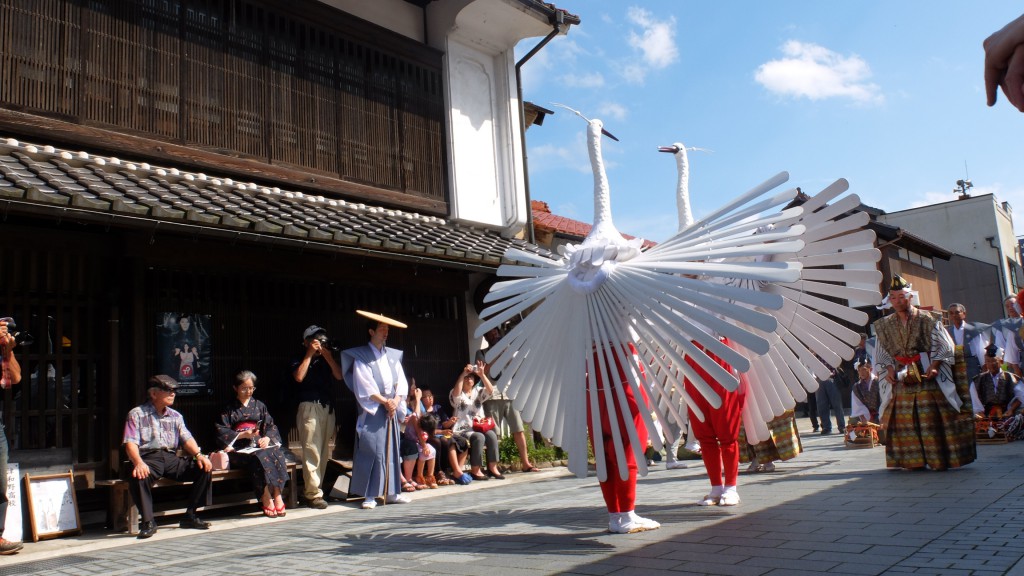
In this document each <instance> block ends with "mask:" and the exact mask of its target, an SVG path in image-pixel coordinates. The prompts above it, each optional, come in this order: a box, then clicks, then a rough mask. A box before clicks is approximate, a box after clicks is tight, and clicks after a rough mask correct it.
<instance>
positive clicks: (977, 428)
mask: <svg viewBox="0 0 1024 576" xmlns="http://www.w3.org/2000/svg"><path fill="white" fill-rule="evenodd" d="M974 439H975V441H976V442H977V443H978V444H1005V443H1006V442H1008V441H1009V439H1008V438H1007V437H1006V426H1005V420H1004V419H1003V418H979V419H977V420H975V421H974Z"/></svg>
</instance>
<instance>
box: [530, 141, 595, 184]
mask: <svg viewBox="0 0 1024 576" xmlns="http://www.w3.org/2000/svg"><path fill="white" fill-rule="evenodd" d="M528 150H529V154H530V172H534V171H536V172H541V171H544V170H565V169H566V168H568V169H570V170H574V171H576V172H582V173H585V174H589V173H592V170H591V167H590V157H589V156H588V155H587V142H586V135H584V134H583V131H582V130H581V131H580V133H579V134H577V135H576V136H574V137H573V141H572V142H571V143H569V144H567V145H565V146H561V145H557V144H541V145H539V146H529V148H528Z"/></svg>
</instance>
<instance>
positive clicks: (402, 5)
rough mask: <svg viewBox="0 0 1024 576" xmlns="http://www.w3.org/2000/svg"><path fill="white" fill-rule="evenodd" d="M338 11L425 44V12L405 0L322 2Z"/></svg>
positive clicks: (331, 0) (335, 0)
mask: <svg viewBox="0 0 1024 576" xmlns="http://www.w3.org/2000/svg"><path fill="white" fill-rule="evenodd" d="M320 2H322V3H323V4H327V5H328V6H331V7H333V8H337V9H338V10H342V11H344V12H348V13H349V14H352V15H353V16H358V17H360V18H362V19H363V20H368V21H370V22H373V23H374V24H376V25H378V26H381V27H383V28H387V29H388V30H391V31H393V32H397V33H399V34H401V35H403V36H408V37H409V38H412V39H413V40H417V41H419V42H423V10H421V9H420V8H419V7H418V6H414V5H412V4H410V3H408V2H405V1H404V0H320Z"/></svg>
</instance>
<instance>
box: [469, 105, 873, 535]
mask: <svg viewBox="0 0 1024 576" xmlns="http://www.w3.org/2000/svg"><path fill="white" fill-rule="evenodd" d="M577 114H578V113H577ZM581 116H582V115H581ZM588 124H589V130H588V134H587V142H588V146H589V150H590V158H591V162H592V164H593V166H594V207H595V223H594V227H593V229H592V230H591V232H590V234H588V236H587V238H586V239H584V241H583V242H582V243H581V244H580V245H578V246H567V247H566V249H565V250H564V252H563V255H562V258H561V259H559V260H552V259H549V258H545V257H543V256H539V255H536V254H532V253H528V252H524V251H521V250H517V249H510V250H509V251H508V252H506V258H508V259H511V260H516V261H518V262H519V263H520V264H516V265H513V264H507V265H503V266H502V267H501V268H499V270H498V274H499V275H500V276H505V277H509V278H513V279H511V280H507V281H503V282H499V283H497V284H495V285H494V287H493V288H492V290H491V293H490V294H488V296H487V297H486V298H485V301H486V302H490V303H494V302H496V303H494V304H492V305H491V306H490V307H489V308H488V309H486V310H484V311H483V313H482V316H483V317H484V318H485V321H484V322H483V323H482V324H481V325H480V326H479V327H478V329H477V336H478V337H479V336H480V335H481V334H483V333H484V332H486V331H487V330H490V329H491V328H492V327H494V326H497V325H499V324H501V323H503V322H505V321H506V320H508V319H510V318H511V317H513V316H517V315H519V314H520V313H522V312H523V311H525V310H527V309H533V310H532V312H531V313H530V315H529V316H527V317H526V319H525V320H524V321H523V322H521V323H520V324H519V325H517V326H516V327H515V328H514V329H513V330H512V331H511V332H509V333H508V334H507V335H506V336H505V338H503V339H502V340H501V342H500V343H499V344H498V345H497V346H494V347H492V348H490V349H488V352H487V356H488V359H491V360H493V359H494V358H498V360H497V362H495V369H496V370H499V371H505V370H508V371H509V374H510V376H511V377H513V385H512V387H510V389H509V396H511V397H512V398H513V403H514V405H515V407H516V408H517V409H519V410H520V411H521V412H522V414H523V418H524V419H525V420H527V421H531V422H533V425H534V427H535V429H537V430H540V432H541V433H542V434H543V435H544V436H547V437H549V438H551V439H552V440H553V442H554V443H555V444H557V445H559V446H561V447H563V448H564V449H566V450H567V452H568V453H569V468H570V469H571V470H572V471H573V472H575V473H576V474H577V475H579V476H581V477H582V476H585V475H586V473H587V461H586V455H587V440H588V435H589V436H592V437H593V438H594V439H600V440H601V441H600V442H598V441H594V442H593V449H594V455H595V459H596V461H597V474H598V479H599V480H600V482H601V483H602V492H603V494H604V496H605V502H606V505H607V507H608V511H609V530H610V531H612V532H616V533H619V532H633V531H638V530H647V529H651V528H655V527H657V526H658V524H657V523H656V522H653V521H650V520H645V519H643V518H640V517H639V516H637V515H636V513H635V510H633V509H631V508H632V505H633V504H634V503H633V502H632V501H631V496H632V493H631V492H632V490H631V489H633V488H635V482H636V480H635V478H636V476H637V475H638V474H639V475H643V474H646V472H647V467H646V462H645V460H644V458H643V451H644V448H645V447H646V443H647V438H646V429H649V428H651V427H652V426H653V420H652V417H651V412H653V413H654V414H655V416H654V417H656V418H658V419H659V420H663V421H664V420H665V419H667V418H669V417H670V416H669V415H670V414H671V413H672V410H671V409H670V410H668V412H666V411H665V410H662V408H661V406H662V405H669V406H671V404H672V402H671V401H670V399H671V398H672V396H671V395H670V393H671V394H677V395H680V396H681V398H682V400H683V402H685V403H686V405H687V406H688V407H689V408H690V409H693V408H694V407H695V404H694V402H692V401H691V399H690V398H689V395H688V394H687V392H686V391H685V390H683V391H681V392H680V391H678V390H675V391H673V387H677V382H678V380H676V379H673V381H672V382H670V383H666V381H663V380H659V379H658V378H656V377H653V376H652V377H651V378H647V377H646V376H645V375H646V374H652V375H653V374H655V370H653V369H652V368H657V370H656V372H657V373H658V374H660V375H663V377H664V378H665V379H666V380H667V379H668V375H669V374H671V373H673V370H675V371H677V372H680V373H681V375H682V376H683V378H685V379H688V380H690V381H691V382H692V383H693V385H694V390H695V393H697V394H699V395H701V396H703V397H704V398H705V399H706V400H707V401H708V403H709V405H711V406H713V407H714V406H717V405H719V404H720V402H721V398H719V397H718V396H717V395H716V394H715V393H714V392H713V391H712V389H711V388H710V387H709V386H708V385H707V384H706V383H705V382H704V379H703V378H702V377H700V376H698V374H697V372H696V370H695V369H694V368H693V367H692V366H691V363H692V365H693V366H697V367H699V368H700V369H701V370H702V371H704V372H705V373H707V375H708V376H709V377H710V379H711V380H713V381H715V382H718V383H719V384H721V385H722V386H723V387H724V388H726V389H735V388H736V387H737V386H738V384H739V381H738V378H737V377H736V376H735V375H733V374H732V373H730V371H729V370H727V369H725V368H723V367H722V365H720V364H719V363H718V362H716V361H715V360H714V359H712V357H711V356H710V355H714V357H716V358H719V359H721V361H722V362H724V363H725V364H727V365H728V366H730V367H732V368H734V369H735V370H737V371H738V372H747V371H749V370H750V369H751V362H750V360H749V359H748V357H747V356H746V355H745V354H751V355H758V354H762V355H763V354H767V353H768V352H769V348H770V345H769V341H768V338H767V337H766V335H767V336H769V337H773V335H774V334H775V330H776V329H777V328H778V324H779V320H778V319H777V317H776V316H774V315H773V314H772V313H770V312H769V311H779V310H782V312H781V313H779V312H776V313H777V314H778V315H779V317H781V318H782V319H784V320H785V321H786V322H788V323H789V324H790V326H789V329H790V330H794V328H795V329H798V330H800V331H801V332H808V331H813V332H815V333H816V334H817V333H818V332H820V333H821V334H820V336H822V338H825V337H827V340H828V342H830V343H832V342H835V343H837V344H838V342H840V339H838V338H836V337H835V336H832V335H830V334H828V333H827V332H826V330H827V329H825V328H820V327H818V325H817V324H814V325H813V326H807V325H806V324H808V323H809V322H810V321H808V320H806V319H804V318H802V317H800V314H799V310H789V311H786V310H785V306H786V298H785V297H784V296H783V295H780V294H774V293H772V292H771V291H770V290H767V289H756V288H751V287H749V286H746V285H744V284H742V283H741V281H745V282H748V283H754V282H757V283H760V282H764V283H767V285H769V286H771V285H774V284H778V283H782V284H787V283H788V284H790V285H793V284H803V283H806V282H808V280H802V279H801V270H802V268H803V263H802V262H801V261H799V259H800V258H804V256H801V254H802V252H801V251H802V250H804V248H805V247H806V246H807V245H808V243H807V242H805V241H804V240H802V239H801V236H803V235H805V234H806V232H807V227H806V226H805V225H803V224H800V223H799V219H800V217H801V215H802V214H803V212H804V210H803V209H801V208H791V209H785V210H780V209H779V207H780V206H783V205H785V204H786V203H788V202H790V201H791V200H793V198H794V197H795V195H796V191H795V190H788V191H784V192H781V193H774V194H772V193H771V191H772V189H773V188H775V187H776V186H778V185H779V184H782V183H783V182H785V180H786V179H787V178H788V177H787V175H785V174H780V175H778V176H776V177H774V178H772V179H771V180H769V181H767V182H766V183H764V184H762V185H760V186H758V187H756V188H754V189H753V190H751V191H750V192H748V193H746V194H744V195H742V196H740V197H739V198H737V199H735V200H733V201H731V202H729V203H728V204H726V205H725V206H724V207H722V208H721V209H719V210H716V211H714V212H713V213H712V214H710V215H709V216H708V217H706V218H704V219H702V220H700V221H698V222H695V223H694V225H693V226H691V227H689V228H687V229H686V230H683V231H682V232H680V233H678V234H676V235H675V236H673V237H672V238H670V239H669V240H667V241H665V242H663V243H661V244H659V245H657V246H655V247H654V248H652V249H650V250H647V251H646V252H641V251H640V246H641V243H642V241H641V240H639V239H636V240H632V241H627V240H625V239H624V238H623V237H622V235H621V234H620V233H619V232H618V231H617V230H616V229H615V227H614V225H613V224H612V221H611V207H610V192H609V187H608V181H607V176H606V174H605V171H604V165H603V161H602V158H601V151H600V137H601V134H602V132H603V126H602V123H601V122H600V120H588ZM823 211H824V210H823ZM766 228H768V231H766V232H764V233H762V234H757V235H755V234H754V232H755V231H757V230H759V229H766ZM839 228H841V226H839ZM842 232H843V231H842V230H839V231H838V232H837V233H842ZM828 236H832V234H829V235H826V234H822V237H828ZM837 244H840V245H841V246H835V247H834V248H833V250H830V251H828V253H827V255H826V257H835V253H836V252H838V250H839V249H840V248H842V247H843V246H847V242H845V241H844V242H840V243H837ZM794 254H796V255H797V258H793V257H792V255H794ZM785 255H789V256H788V257H785ZM775 256H778V257H780V260H779V261H772V260H771V259H770V257H775ZM810 257H811V255H808V256H806V258H810ZM724 259H728V260H724ZM714 278H718V279H720V280H719V282H717V283H715V282H710V281H708V280H707V279H714ZM835 306H836V307H837V308H842V307H841V306H838V305H835ZM719 335H720V336H721V337H724V338H728V339H729V340H731V341H733V342H735V345H736V348H735V349H734V348H731V347H729V346H726V345H725V344H723V343H722V341H720V339H719V337H718V336H719ZM850 340H851V342H850V344H849V347H850V350H851V352H850V354H851V355H852V346H853V345H854V344H856V343H858V342H859V337H858V336H857V335H856V334H854V335H853V336H852V337H851V338H850ZM504 350H511V351H514V352H518V354H502V351H504ZM787 350H788V348H787ZM705 351H706V353H705ZM499 355H500V357H499ZM683 355H685V356H686V357H687V360H689V362H687V360H684V359H683ZM783 358H786V356H782V357H780V358H779V360H780V361H781V360H782V359H783ZM762 379H763V380H765V381H767V382H769V383H772V382H776V381H779V382H782V386H783V388H784V389H786V390H788V387H787V386H788V385H787V384H786V383H785V382H784V381H783V380H782V378H781V377H780V376H779V375H777V374H776V375H775V376H774V378H770V377H769V376H767V375H766V376H764V378H762ZM792 385H795V386H799V385H798V384H796V383H795V382H794V383H792ZM627 390H628V393H627ZM778 398H779V396H778V392H776V395H775V401H778ZM663 399H665V401H664V402H663ZM760 403H761V400H760V399H759V400H758V402H756V403H755V404H757V405H758V410H759V412H760ZM766 403H767V401H766ZM748 404H750V402H748ZM676 412H677V413H678V411H676ZM766 412H767V410H766ZM780 413H781V411H780ZM677 416H678V414H672V417H677ZM698 417H700V418H703V414H699V415H698ZM769 419H770V418H769ZM676 424H677V425H680V424H681V422H679V421H678V420H677V422H676ZM762 427H763V428H764V423H763V421H762ZM588 430H589V434H588ZM766 433H767V430H766V428H765V434H766ZM651 440H652V443H653V444H654V445H655V448H656V449H659V450H660V449H661V448H662V445H661V439H660V438H658V437H652V438H651ZM610 482H611V483H612V484H618V483H620V482H621V483H622V484H620V485H619V486H618V487H615V486H613V487H612V488H611V489H609V488H608V487H609V486H610V484H609V483H610Z"/></svg>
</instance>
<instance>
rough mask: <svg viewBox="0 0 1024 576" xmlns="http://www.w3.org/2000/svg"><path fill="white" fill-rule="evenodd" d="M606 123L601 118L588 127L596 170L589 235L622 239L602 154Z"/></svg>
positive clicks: (590, 147)
mask: <svg viewBox="0 0 1024 576" xmlns="http://www.w3.org/2000/svg"><path fill="white" fill-rule="evenodd" d="M603 129H604V124H602V123H601V121H600V120H597V119H595V120H591V121H590V124H589V126H588V128H587V149H588V150H589V152H590V165H591V167H592V168H593V170H594V227H593V229H592V230H591V232H590V234H589V235H588V238H589V237H595V238H605V239H609V240H612V241H615V240H618V241H621V239H622V236H621V235H620V234H619V232H618V230H616V229H615V225H614V224H613V223H612V198H611V190H610V187H609V185H608V174H607V173H605V170H604V157H603V156H602V155H601V130H603Z"/></svg>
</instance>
